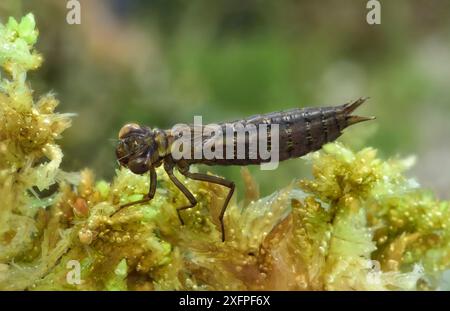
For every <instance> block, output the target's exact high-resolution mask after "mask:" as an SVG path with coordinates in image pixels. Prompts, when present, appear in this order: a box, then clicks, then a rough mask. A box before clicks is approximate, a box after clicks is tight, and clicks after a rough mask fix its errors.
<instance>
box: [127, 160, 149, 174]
mask: <svg viewBox="0 0 450 311" xmlns="http://www.w3.org/2000/svg"><path fill="white" fill-rule="evenodd" d="M127 166H128V168H129V169H130V170H131V171H132V172H133V173H135V174H144V173H145V172H147V171H148V166H147V159H146V158H137V159H133V160H131V161H130V162H128V165H127Z"/></svg>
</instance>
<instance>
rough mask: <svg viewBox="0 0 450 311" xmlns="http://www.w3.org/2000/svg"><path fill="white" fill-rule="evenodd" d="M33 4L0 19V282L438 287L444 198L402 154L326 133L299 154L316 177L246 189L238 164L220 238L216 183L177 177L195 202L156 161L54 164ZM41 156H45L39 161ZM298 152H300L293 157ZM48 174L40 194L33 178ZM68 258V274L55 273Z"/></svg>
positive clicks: (443, 260) (445, 246) (443, 255)
mask: <svg viewBox="0 0 450 311" xmlns="http://www.w3.org/2000/svg"><path fill="white" fill-rule="evenodd" d="M36 39H37V30H36V29H35V25H34V19H33V16H32V15H27V16H26V17H25V18H24V19H22V21H21V22H20V23H19V22H17V21H15V20H14V19H10V21H9V22H8V23H7V25H6V26H4V25H0V66H1V68H2V77H1V81H0V197H1V198H2V205H1V206H0V289H12V290H23V289H51V290H155V289H156V290H182V289H187V290H219V289H221V290H240V289H243V290H258V289H264V290H281V289H287V290H324V289H326V290H346V289H359V290H372V289H394V290H399V289H436V288H445V286H448V285H446V284H448V277H447V278H446V277H445V276H446V275H448V272H446V271H448V269H449V265H450V253H449V252H450V246H449V245H450V229H449V228H450V206H449V203H448V202H442V201H438V200H437V199H435V198H434V197H433V195H432V194H431V193H429V192H427V191H424V190H423V189H421V188H420V187H419V185H418V184H417V182H415V181H414V180H411V179H409V178H407V177H405V174H404V172H405V170H406V169H408V168H409V167H410V166H411V165H412V164H413V161H412V160H411V159H407V160H398V159H396V160H388V161H385V160H382V159H380V158H378V157H377V154H376V150H374V149H372V148H367V149H363V150H361V151H359V152H356V153H355V152H353V151H351V150H349V149H348V148H346V147H344V146H343V145H341V144H339V143H335V144H329V145H327V146H325V147H324V148H323V150H322V151H321V152H318V153H314V154H313V155H311V156H309V157H308V159H309V161H310V162H311V163H312V167H313V175H314V178H313V179H311V180H297V181H294V182H292V183H291V184H290V185H289V186H288V187H286V188H284V189H280V190H279V191H278V192H276V193H274V194H272V195H270V196H268V197H265V198H261V199H258V191H257V190H255V189H257V186H256V185H255V182H254V181H253V180H252V179H251V176H250V175H249V173H248V172H247V171H244V172H243V173H244V175H243V180H244V181H245V183H246V185H247V191H245V192H246V193H247V195H248V197H246V198H245V201H244V202H246V203H239V202H235V201H232V202H231V203H230V206H229V208H228V210H227V213H226V216H225V226H226V236H227V240H226V242H225V243H222V242H221V237H220V230H219V228H220V227H219V223H218V218H217V216H218V213H219V210H220V208H221V205H222V203H223V200H224V198H225V196H226V194H227V189H224V188H223V187H220V186H217V185H212V184H208V183H203V182H196V181H192V180H186V179H184V178H183V177H182V176H179V178H180V179H181V180H182V181H183V182H184V183H185V184H186V185H187V186H188V187H189V189H190V190H191V191H192V192H193V193H194V194H195V196H196V198H197V200H198V202H199V204H198V205H197V206H196V207H195V208H193V209H189V210H186V211H184V212H182V217H183V219H184V222H185V225H184V226H182V225H181V224H180V222H179V219H178V217H177V213H176V208H177V207H179V206H183V205H185V204H186V203H187V202H186V198H185V197H184V196H183V195H182V194H181V193H180V192H179V190H178V189H177V188H176V187H175V186H174V185H173V184H172V183H171V182H170V180H169V178H168V177H167V175H166V174H165V173H164V171H163V170H162V169H158V189H157V192H156V196H155V198H154V199H153V200H152V201H150V202H148V203H146V204H141V205H135V206H130V207H127V208H123V209H121V210H118V209H119V206H120V205H122V204H124V203H127V202H130V201H134V200H136V199H140V198H142V196H143V195H144V194H145V193H146V192H147V190H148V187H149V184H148V183H149V180H148V177H147V176H138V175H135V174H132V173H131V172H130V171H129V170H127V169H119V170H117V172H116V176H115V178H114V179H113V181H112V182H111V183H108V182H106V181H96V180H95V177H94V174H93V172H91V171H89V170H83V171H81V172H79V173H77V174H76V175H73V174H68V173H65V172H63V171H61V170H60V168H59V166H60V163H61V160H62V156H63V154H62V151H61V149H60V148H59V146H58V144H57V139H58V138H60V136H61V133H62V132H63V131H64V130H65V129H66V128H67V127H69V126H70V115H68V114H58V113H56V112H54V109H55V107H56V106H57V104H58V101H57V100H56V98H55V97H54V96H53V95H51V94H50V95H44V96H42V97H40V98H39V99H38V100H37V101H34V99H33V96H32V90H31V88H30V86H29V84H28V83H27V82H26V74H27V71H29V70H32V69H35V68H37V67H38V66H39V65H40V63H41V57H40V56H39V54H38V53H37V52H36V51H35V50H34V48H33V44H34V43H35V42H36ZM43 159H44V160H43ZM299 161H301V160H299ZM54 184H57V185H58V187H57V191H56V192H55V193H54V194H53V195H51V196H49V197H46V198H40V197H38V195H36V194H35V191H34V189H36V188H37V189H39V190H44V189H48V188H49V187H50V186H52V185H54ZM73 260H75V261H77V262H79V263H80V271H79V272H80V278H81V282H80V284H73V283H70V282H68V281H67V274H68V273H69V272H70V271H72V270H71V268H67V264H68V263H70V262H71V261H73Z"/></svg>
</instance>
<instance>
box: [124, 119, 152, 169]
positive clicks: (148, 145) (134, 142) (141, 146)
mask: <svg viewBox="0 0 450 311" xmlns="http://www.w3.org/2000/svg"><path fill="white" fill-rule="evenodd" d="M154 136H155V135H154V133H153V131H152V130H150V129H149V128H146V127H141V126H140V125H138V124H135V123H130V124H126V125H124V126H123V127H122V129H121V130H120V132H119V142H118V144H117V146H116V156H117V160H118V161H119V163H120V165H123V166H125V167H128V168H129V169H130V170H131V171H132V172H133V173H135V174H144V173H145V172H147V171H148V170H149V168H150V166H151V165H152V158H154V153H155V152H157V144H156V142H155V137H154Z"/></svg>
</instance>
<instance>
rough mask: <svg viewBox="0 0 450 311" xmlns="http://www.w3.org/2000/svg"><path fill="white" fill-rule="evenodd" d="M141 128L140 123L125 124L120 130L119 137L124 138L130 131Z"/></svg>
mask: <svg viewBox="0 0 450 311" xmlns="http://www.w3.org/2000/svg"><path fill="white" fill-rule="evenodd" d="M140 129H141V127H140V126H139V124H136V123H128V124H125V125H124V126H123V127H122V128H121V129H120V131H119V139H122V138H124V137H125V136H127V135H128V134H129V133H131V132H134V131H137V130H140Z"/></svg>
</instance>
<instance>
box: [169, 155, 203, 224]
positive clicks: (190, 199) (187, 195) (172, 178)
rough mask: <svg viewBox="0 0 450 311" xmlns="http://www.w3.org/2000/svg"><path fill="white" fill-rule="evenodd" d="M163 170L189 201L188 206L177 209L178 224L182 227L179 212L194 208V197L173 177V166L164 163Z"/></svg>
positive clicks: (195, 201) (195, 203) (195, 202)
mask: <svg viewBox="0 0 450 311" xmlns="http://www.w3.org/2000/svg"><path fill="white" fill-rule="evenodd" d="M164 170H165V171H166V173H167V175H169V178H170V180H171V181H172V182H173V183H174V184H175V186H177V188H178V189H180V191H181V192H183V194H184V195H185V197H186V198H187V199H188V200H189V203H190V204H189V205H187V206H183V207H180V208H177V215H178V219H179V220H180V223H181V224H182V225H184V221H183V219H182V218H181V214H180V211H182V210H185V209H188V208H192V207H194V206H195V205H197V200H196V199H195V197H194V195H193V194H192V193H191V192H190V191H189V189H188V188H186V186H185V185H183V184H182V183H181V181H179V180H178V179H177V178H176V177H175V175H174V174H173V164H171V163H169V162H166V163H164Z"/></svg>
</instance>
